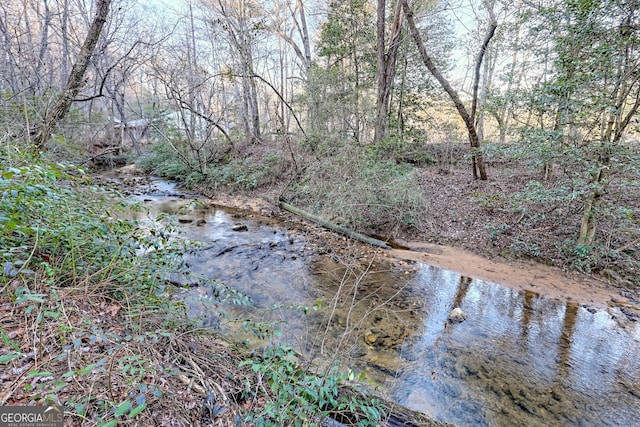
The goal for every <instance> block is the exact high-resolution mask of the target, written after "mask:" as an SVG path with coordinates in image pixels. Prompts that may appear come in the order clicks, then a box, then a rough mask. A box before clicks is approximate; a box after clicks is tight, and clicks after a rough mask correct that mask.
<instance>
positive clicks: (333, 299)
mask: <svg viewBox="0 0 640 427" xmlns="http://www.w3.org/2000/svg"><path fill="white" fill-rule="evenodd" d="M174 193H175V189H174V187H173V186H172V185H171V184H167V183H163V182H162V181H159V182H156V183H155V185H154V190H153V191H151V192H149V193H147V194H145V195H142V196H140V199H141V200H142V199H144V200H145V203H146V204H147V205H148V206H149V207H150V209H151V211H152V212H158V211H164V212H168V213H176V212H178V217H179V218H182V220H183V223H182V224H181V226H180V227H181V229H182V230H183V232H184V237H186V238H189V239H193V240H197V241H199V242H202V246H201V247H200V248H199V249H197V250H196V251H194V253H193V254H191V255H189V256H188V257H187V261H188V264H189V266H190V267H189V268H190V271H191V272H192V273H193V274H196V275H202V276H205V277H208V278H211V279H215V280H216V281H217V282H218V283H223V284H224V285H226V286H229V287H231V288H234V289H237V290H240V291H242V292H244V293H246V295H248V296H249V297H250V298H251V299H252V300H253V302H254V304H255V307H256V308H252V309H247V308H242V307H237V306H225V307H220V306H219V305H218V304H216V296H217V295H218V291H215V290H214V289H215V285H212V286H210V285H203V286H197V287H194V288H189V289H185V290H183V291H181V293H180V297H181V298H183V299H184V301H185V303H186V305H187V307H188V309H189V313H190V315H192V316H194V317H199V318H201V319H202V321H203V322H204V324H205V325H210V326H213V325H219V326H220V327H222V328H232V327H234V325H235V327H236V329H237V325H238V323H237V322H233V321H232V319H234V318H240V319H246V318H253V319H254V320H260V321H262V320H264V321H269V322H274V323H273V324H275V325H276V328H278V329H279V330H281V331H282V333H283V335H282V337H281V338H280V339H281V340H284V341H287V342H289V343H291V344H292V345H294V347H295V348H297V349H298V351H300V352H301V353H302V354H303V355H304V356H305V357H306V358H308V359H309V360H315V361H325V362H326V361H330V360H333V357H334V356H336V355H338V356H340V359H341V360H342V361H343V362H344V363H346V364H348V365H349V366H350V367H352V368H354V369H356V370H360V371H364V372H366V373H367V375H368V377H369V378H371V379H372V380H373V381H376V382H378V383H379V385H380V386H379V389H380V390H382V391H383V392H384V393H385V394H386V395H387V396H388V397H390V398H391V399H393V400H395V401H396V402H398V403H400V404H403V405H405V406H407V407H409V408H411V409H414V410H418V411H421V412H424V413H426V414H428V415H431V416H432V417H433V418H435V419H437V420H440V421H446V422H451V423H454V424H456V425H460V426H482V425H487V426H514V425H523V426H524V425H526V426H537V425H539V426H556V425H567V426H575V425H585V426H586V425H598V426H600V425H620V426H632V425H640V358H639V357H638V353H639V351H640V331H639V328H638V326H637V324H636V323H634V322H632V321H629V320H628V319H627V318H626V317H625V315H624V314H623V313H621V312H620V311H619V310H617V309H609V310H607V311H603V310H594V309H589V308H586V307H583V306H580V305H579V304H576V303H567V302H563V301H558V300H554V299H547V298H543V297H541V296H539V295H537V294H535V293H533V292H520V291H516V290H513V289H510V288H506V287H503V286H499V285H496V284H493V283H487V282H484V281H481V280H475V279H471V278H467V277H464V276H460V275H459V274H456V273H453V272H449V271H445V270H441V269H438V268H435V267H431V266H428V265H417V266H415V267H417V268H414V270H415V272H413V273H411V274H406V271H401V270H399V269H395V268H392V267H391V266H387V265H384V264H383V265H378V264H375V262H372V261H371V260H370V259H371V258H369V260H367V259H366V258H363V259H362V260H361V262H359V263H358V264H357V265H356V264H349V262H346V261H345V260H342V259H340V258H339V257H337V256H335V255H331V254H327V255H325V256H323V257H317V256H311V255H310V254H311V252H310V249H309V242H308V240H307V239H306V238H305V236H304V235H302V234H301V233H296V232H294V231H290V230H287V229H286V228H284V227H281V226H280V225H278V224H275V223H269V222H268V221H263V220H260V219H257V218H248V217H246V216H245V217H242V216H240V215H238V213H234V212H230V211H226V210H222V209H214V208H206V207H196V208H193V207H192V208H189V209H187V210H183V211H182V212H181V211H179V210H178V207H179V206H182V205H184V204H185V203H186V202H185V200H184V199H182V198H178V197H176V195H175V194H174ZM185 218H187V219H186V221H189V222H186V223H185V222H184V221H185ZM238 224H241V225H246V227H247V231H234V229H233V227H234V226H237V225H238ZM236 228H237V227H236ZM345 264H347V265H345ZM203 283H204V282H203ZM318 301H320V302H321V308H320V309H318V310H313V308H314V307H317V306H318V304H317V302H318ZM290 306H296V307H297V308H291V307H290ZM274 307H275V308H274ZM304 307H307V308H308V310H305V309H304ZM454 307H460V308H461V309H462V310H463V311H464V312H465V313H466V314H467V320H466V321H464V322H462V323H456V324H452V323H449V322H448V321H447V317H448V314H449V312H450V311H451V309H452V308H454ZM221 310H222V311H224V312H225V313H227V317H225V318H220V316H219V314H220V311H221ZM305 312H306V314H305Z"/></svg>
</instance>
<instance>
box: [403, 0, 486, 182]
mask: <svg viewBox="0 0 640 427" xmlns="http://www.w3.org/2000/svg"><path fill="white" fill-rule="evenodd" d="M402 8H403V10H404V16H405V18H406V19H407V23H408V24H409V30H410V31H411V35H412V36H413V40H414V41H415V43H416V46H417V48H418V52H420V56H421V57H422V62H424V65H425V66H426V67H427V69H428V70H429V72H430V73H431V75H433V77H435V79H436V80H437V81H438V83H440V86H442V88H443V89H444V90H445V92H447V95H449V98H451V100H452V101H453V104H454V105H455V107H456V110H458V114H459V115H460V118H462V121H463V122H464V124H465V126H466V128H467V133H468V135H469V142H470V144H471V156H472V159H473V177H474V179H478V178H480V179H481V180H483V181H486V180H487V171H486V169H485V167H484V160H483V158H482V153H480V151H479V149H480V138H478V132H477V131H476V127H475V123H474V118H473V116H472V115H471V114H469V112H468V111H467V108H466V107H465V106H464V103H463V102H462V100H461V99H460V96H459V95H458V93H457V92H456V91H455V89H453V87H451V84H450V83H449V81H448V80H447V79H446V78H445V77H444V76H443V75H442V73H441V72H440V70H438V68H437V67H436V65H435V63H434V62H433V60H432V59H431V57H430V56H429V54H428V53H427V49H426V48H425V46H424V43H423V42H422V36H421V35H420V32H419V31H418V28H417V27H416V23H415V21H414V19H413V10H412V9H411V8H410V7H409V3H408V2H407V0H402ZM494 31H495V28H494V30H493V31H492V32H490V34H491V35H492V34H493V32H494ZM488 38H489V39H490V37H488ZM487 43H488V40H486V41H485V44H483V49H484V48H486V44H487ZM481 59H482V58H481V57H480V60H481ZM474 106H475V103H474Z"/></svg>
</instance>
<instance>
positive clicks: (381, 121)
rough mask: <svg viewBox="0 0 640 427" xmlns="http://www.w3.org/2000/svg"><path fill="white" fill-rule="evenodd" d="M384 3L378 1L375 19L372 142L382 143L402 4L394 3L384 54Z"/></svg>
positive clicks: (387, 117) (387, 118)
mask: <svg viewBox="0 0 640 427" xmlns="http://www.w3.org/2000/svg"><path fill="white" fill-rule="evenodd" d="M385 3H386V0H378V19H377V23H376V26H377V47H378V70H377V73H378V99H377V103H376V104H377V105H376V106H377V112H376V128H375V134H374V137H373V142H374V143H375V142H380V141H382V140H383V139H384V138H385V137H386V134H387V129H388V126H389V106H390V101H391V88H392V87H393V78H394V76H395V71H396V60H397V57H398V48H399V46H400V35H401V32H402V4H401V3H400V2H396V7H395V11H394V14H393V26H392V29H391V44H390V46H389V51H388V52H385V49H386V40H385V27H386V25H385V22H386V19H385V18H386V14H385V9H386V8H385Z"/></svg>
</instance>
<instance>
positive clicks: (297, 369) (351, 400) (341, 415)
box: [242, 345, 385, 426]
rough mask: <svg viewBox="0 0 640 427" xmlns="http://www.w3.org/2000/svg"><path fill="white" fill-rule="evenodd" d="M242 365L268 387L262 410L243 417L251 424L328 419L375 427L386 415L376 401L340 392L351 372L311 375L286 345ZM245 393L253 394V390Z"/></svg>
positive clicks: (309, 423)
mask: <svg viewBox="0 0 640 427" xmlns="http://www.w3.org/2000/svg"><path fill="white" fill-rule="evenodd" d="M242 364H243V365H245V366H250V367H251V370H252V371H253V372H255V373H256V374H259V377H260V378H261V379H262V381H263V382H264V385H265V386H266V387H267V388H268V390H267V393H265V395H264V396H265V398H266V402H265V405H264V408H263V410H262V411H261V412H259V413H250V414H246V415H245V417H246V418H245V420H246V421H248V422H250V423H252V424H253V425H257V426H282V425H286V426H314V425H322V422H323V421H325V419H326V418H328V417H330V416H331V417H332V418H336V419H339V420H340V419H342V420H343V421H348V425H357V426H377V425H380V421H381V420H382V418H383V416H384V415H385V414H384V412H383V410H382V408H381V404H380V401H379V400H378V399H376V398H368V397H366V396H364V395H361V396H355V395H352V394H347V393H344V392H343V391H344V390H342V389H343V387H344V386H345V385H346V384H347V383H348V382H349V381H351V380H353V379H354V374H353V373H352V372H351V371H350V372H349V373H347V374H342V373H340V372H338V370H337V368H336V367H333V368H330V369H329V370H328V371H327V372H325V374H324V375H315V374H312V373H310V372H309V371H308V370H307V369H304V368H303V367H301V366H300V364H299V363H298V359H297V356H296V355H295V353H294V351H293V350H292V349H291V348H290V347H288V346H284V345H280V346H276V347H270V348H268V349H266V350H265V351H264V352H263V354H261V355H260V356H259V357H256V358H254V359H253V360H247V361H245V362H243V363H242ZM247 392H248V393H249V394H251V395H253V394H254V393H255V391H254V390H253V389H249V390H247Z"/></svg>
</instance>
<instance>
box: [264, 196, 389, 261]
mask: <svg viewBox="0 0 640 427" xmlns="http://www.w3.org/2000/svg"><path fill="white" fill-rule="evenodd" d="M264 199H265V200H266V201H268V202H269V203H272V204H274V205H276V206H278V207H279V208H281V209H284V210H286V211H289V212H291V213H293V214H296V215H299V216H301V217H303V218H306V219H308V220H311V221H313V222H315V223H316V224H319V225H321V226H323V227H325V228H328V229H329V230H332V231H335V232H338V233H340V234H343V235H345V236H347V237H350V238H352V239H354V240H357V241H359V242H363V243H366V244H368V245H371V246H375V247H378V248H382V249H391V246H389V244H388V243H387V242H383V241H382V240H378V239H375V238H373V237H369V236H365V235H364V234H361V233H358V232H357V231H353V230H349V229H348V228H346V227H343V226H341V225H338V224H334V223H332V222H329V221H327V220H325V219H322V218H320V217H319V216H317V215H314V214H312V213H310V212H307V211H304V210H302V209H300V208H297V207H295V206H293V205H290V204H289V203H285V202H282V201H275V200H273V199H269V198H267V197H265V198H264Z"/></svg>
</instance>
